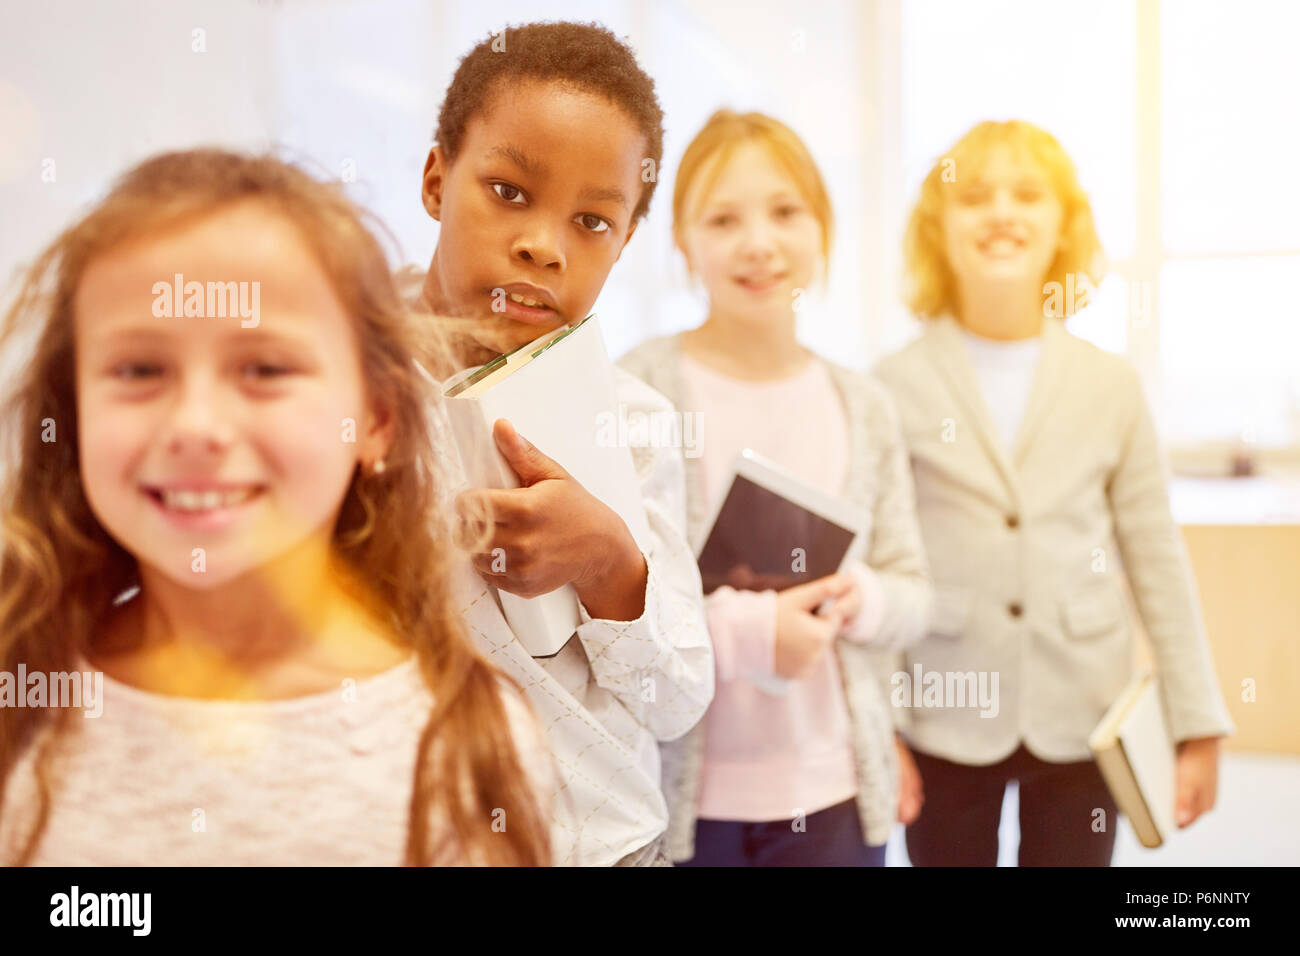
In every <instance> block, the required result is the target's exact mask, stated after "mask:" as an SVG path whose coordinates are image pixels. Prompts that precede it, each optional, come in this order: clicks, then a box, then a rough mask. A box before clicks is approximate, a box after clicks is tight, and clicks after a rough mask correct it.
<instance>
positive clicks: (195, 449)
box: [163, 376, 234, 458]
mask: <svg viewBox="0 0 1300 956" xmlns="http://www.w3.org/2000/svg"><path fill="white" fill-rule="evenodd" d="M164 429H165V432H164V436H163V437H164V445H165V447H166V450H167V452H168V453H169V454H173V455H180V456H187V457H195V458H204V457H209V456H213V455H219V454H221V453H222V452H224V451H225V450H226V449H227V448H229V447H230V444H231V442H232V441H233V437H234V436H233V428H232V426H231V424H230V421H229V416H228V415H226V414H225V413H224V408H223V399H222V394H221V391H220V389H219V388H218V383H217V382H216V381H214V380H213V379H212V378H210V377H208V376H191V377H189V378H187V379H185V380H184V381H183V382H182V383H181V386H180V390H179V392H178V394H177V396H176V402H175V404H174V405H173V407H172V409H171V414H170V415H169V416H168V418H167V422H166V424H165V425H164Z"/></svg>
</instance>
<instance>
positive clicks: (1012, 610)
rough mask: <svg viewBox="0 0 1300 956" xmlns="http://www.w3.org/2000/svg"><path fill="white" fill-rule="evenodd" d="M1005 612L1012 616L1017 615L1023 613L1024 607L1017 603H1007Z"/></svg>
mask: <svg viewBox="0 0 1300 956" xmlns="http://www.w3.org/2000/svg"><path fill="white" fill-rule="evenodd" d="M1007 613H1008V614H1010V615H1011V616H1012V617H1019V616H1020V615H1021V614H1024V613H1025V609H1024V608H1022V607H1021V606H1020V605H1019V604H1009V605H1007Z"/></svg>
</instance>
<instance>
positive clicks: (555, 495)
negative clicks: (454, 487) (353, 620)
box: [458, 419, 648, 621]
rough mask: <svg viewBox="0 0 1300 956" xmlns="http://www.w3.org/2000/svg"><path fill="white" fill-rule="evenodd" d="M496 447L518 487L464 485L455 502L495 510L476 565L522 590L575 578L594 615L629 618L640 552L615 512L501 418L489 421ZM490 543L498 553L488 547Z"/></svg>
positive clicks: (638, 595)
mask: <svg viewBox="0 0 1300 956" xmlns="http://www.w3.org/2000/svg"><path fill="white" fill-rule="evenodd" d="M493 438H494V439H495V441H496V444H497V447H498V448H499V449H500V450H501V454H502V455H504V456H505V458H506V461H507V462H508V463H509V465H510V467H511V468H512V469H513V470H514V472H515V474H516V475H518V477H519V483H520V485H521V487H519V488H512V489H507V490H503V489H477V490H473V491H467V492H464V493H463V494H462V495H461V497H460V499H458V505H459V506H460V507H461V508H462V513H465V514H473V513H474V508H475V506H477V505H478V504H479V503H480V502H481V503H484V504H486V505H487V507H488V508H489V509H490V512H489V513H490V514H491V515H492V517H493V521H494V526H493V528H492V532H491V537H490V541H489V543H488V546H487V547H488V552H489V553H486V554H478V555H476V556H475V557H474V565H475V567H476V568H477V569H478V570H479V572H480V573H482V574H483V575H484V576H485V577H486V578H487V579H488V580H489V581H491V582H492V583H493V584H494V585H496V586H497V587H498V588H501V589H502V590H505V591H509V592H510V593H511V594H517V595H519V596H520V597H534V596H536V595H539V594H546V593H548V592H550V591H554V590H555V589H556V588H559V587H563V586H564V585H566V584H571V585H573V588H574V590H576V591H577V592H578V599H579V600H580V601H581V602H582V605H583V607H585V608H586V609H587V613H588V614H589V615H591V616H592V617H593V618H600V619H604V620H613V621H634V620H636V619H637V618H639V617H640V616H641V614H642V613H643V611H644V609H645V588H646V579H647V575H648V570H647V568H646V563H645V558H644V556H643V555H642V553H641V550H640V548H639V547H638V546H637V543H636V540H635V539H634V538H633V537H632V533H631V532H630V531H629V530H628V528H627V525H626V524H625V523H624V522H623V519H622V518H620V517H619V516H618V514H617V513H616V512H615V511H614V510H613V509H611V508H609V507H608V506H607V505H605V504H604V503H603V502H601V501H600V500H599V499H598V498H596V497H594V496H593V495H591V494H590V493H589V492H588V491H587V489H586V488H584V487H583V486H582V485H581V484H580V483H579V482H578V481H577V480H575V479H574V478H573V477H572V476H571V475H570V474H569V473H568V472H567V471H565V470H564V469H563V468H561V467H560V466H559V465H558V464H557V463H556V462H555V461H553V460H552V459H550V458H548V457H547V456H546V455H544V454H542V452H541V451H539V450H538V449H537V448H536V447H534V446H533V445H532V444H531V443H529V442H528V441H526V440H525V439H524V438H523V436H521V435H520V434H519V433H518V432H516V431H515V429H514V427H513V426H512V425H511V424H510V423H509V422H508V421H506V420H505V419H498V420H497V422H496V423H495V424H494V426H493ZM495 549H502V551H503V552H504V561H503V560H501V558H502V555H501V552H498V553H497V554H492V553H490V552H492V551H494V550H495Z"/></svg>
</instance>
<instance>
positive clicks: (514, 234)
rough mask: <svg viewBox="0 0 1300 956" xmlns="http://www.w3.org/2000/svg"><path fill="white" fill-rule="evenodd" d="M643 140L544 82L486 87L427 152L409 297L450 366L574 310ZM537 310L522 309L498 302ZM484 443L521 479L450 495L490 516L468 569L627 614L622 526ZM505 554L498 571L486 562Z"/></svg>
mask: <svg viewBox="0 0 1300 956" xmlns="http://www.w3.org/2000/svg"><path fill="white" fill-rule="evenodd" d="M645 148H646V141H645V137H644V136H643V135H642V134H641V133H640V131H639V130H638V129H637V128H636V125H635V124H634V123H633V122H632V120H631V119H630V118H629V117H628V116H627V115H626V114H625V113H624V112H623V111H622V110H621V109H620V108H619V107H618V106H617V105H615V104H614V103H612V102H610V101H609V100H606V99H604V98H603V97H600V96H597V95H594V94H590V93H584V92H579V91H576V90H573V89H571V88H568V87H565V86H563V85H561V84H558V83H547V82H542V81H528V82H524V83H512V84H502V86H501V88H500V89H498V90H494V91H492V94H491V95H490V96H489V97H488V100H487V102H486V104H485V108H484V109H482V110H480V111H479V112H478V113H476V114H475V115H474V117H473V118H472V119H471V120H470V121H469V123H468V124H467V126H466V130H465V135H464V137H463V138H462V140H461V145H460V151H459V153H458V154H457V156H456V158H455V160H454V161H451V162H448V161H447V158H446V157H445V156H444V155H443V152H442V149H441V148H440V147H438V146H435V147H434V148H433V149H432V150H430V152H429V158H428V160H427V162H426V163H425V167H424V177H423V180H422V184H421V199H422V201H423V203H424V208H425V210H426V211H427V212H428V213H429V215H430V216H431V217H432V218H434V219H436V220H437V221H438V222H439V223H441V226H442V228H441V231H440V233H439V236H438V245H437V248H436V249H435V250H434V253H433V259H432V261H431V262H430V263H429V271H428V275H427V277H426V279H425V285H424V291H423V299H424V303H425V305H426V306H427V307H428V308H429V310H430V311H432V312H433V313H434V314H435V315H437V316H439V319H438V321H440V322H442V323H444V328H445V329H446V330H447V331H448V332H449V333H450V337H451V339H452V342H453V347H454V348H455V349H456V354H457V361H458V363H459V366H460V367H462V368H468V367H470V366H473V365H478V364H481V363H482V362H484V361H486V360H487V359H488V358H491V357H492V356H495V355H497V354H499V353H501V352H505V351H509V350H511V349H514V348H517V347H518V346H520V345H524V344H526V343H528V342H531V341H532V340H533V339H535V338H537V337H538V336H539V335H541V334H543V333H544V332H546V331H548V330H549V329H553V328H557V327H558V326H560V325H563V324H566V323H568V322H572V321H577V320H579V319H582V318H584V317H585V316H586V315H587V314H588V313H589V312H590V311H591V307H592V305H593V304H594V303H595V301H596V297H597V295H599V293H600V289H601V287H602V286H603V285H604V284H605V278H606V277H607V276H608V275H609V270H610V269H611V268H612V267H613V265H614V263H615V262H617V261H618V259H619V256H620V255H621V254H622V252H623V249H624V247H625V246H626V245H627V242H628V240H629V239H631V238H632V234H633V232H634V231H635V229H636V224H635V223H634V222H633V221H632V212H633V210H634V209H635V207H636V204H637V202H638V200H639V198H640V195H641V192H640V191H641V187H642V183H641V169H642V165H641V163H642V159H643V158H644V156H645ZM512 293H513V295H514V296H515V298H516V299H517V298H524V299H526V300H528V301H530V302H535V303H540V307H537V306H530V305H528V304H527V303H526V302H525V303H521V302H518V301H515V300H514V299H512V298H511V294H512ZM494 437H495V439H496V442H497V447H498V448H500V450H501V453H502V454H503V455H504V456H505V458H506V460H507V461H508V462H509V463H510V465H511V467H512V468H514V470H515V472H516V474H517V475H518V476H519V480H520V484H521V486H522V487H520V488H517V489H511V490H507V491H503V490H491V489H478V490H474V491H468V492H465V493H464V494H463V495H462V496H461V500H460V501H459V502H458V504H459V505H460V506H461V507H462V509H464V510H468V509H470V508H472V507H475V506H476V505H477V504H478V502H476V501H475V499H482V500H483V503H485V504H486V505H487V506H488V507H489V508H490V509H491V513H492V514H493V515H494V518H495V524H494V527H493V530H492V535H491V540H490V541H489V543H488V546H487V551H488V552H489V553H485V554H480V555H478V556H476V558H475V566H476V567H477V568H478V570H479V571H480V573H482V574H483V575H484V576H485V577H486V578H487V579H488V580H490V581H491V582H492V583H493V584H495V585H496V586H498V587H500V588H502V589H504V590H506V591H509V592H511V593H512V594H518V595H520V596H523V597H532V596H535V595H538V594H545V593H547V592H549V591H553V590H555V589H556V588H559V587H562V586H564V585H566V584H572V585H573V587H574V589H575V590H576V591H577V593H578V598H579V600H581V601H582V604H583V606H584V607H585V608H586V609H587V612H588V613H589V614H590V615H591V616H592V617H595V618H602V619H606V620H615V621H631V620H636V619H637V618H638V617H640V616H641V614H642V613H643V612H644V609H645V588H646V580H647V576H648V570H647V568H646V564H645V558H644V557H643V556H642V554H641V551H640V548H639V547H638V546H637V544H636V541H635V540H634V539H633V537H632V534H631V532H630V531H628V529H627V525H625V524H624V523H623V520H622V519H621V518H620V517H619V516H618V515H617V514H616V513H615V512H614V511H613V510H612V509H610V508H609V507H607V506H606V505H605V504H604V503H602V502H601V501H599V500H598V499H596V498H595V497H593V496H592V495H591V494H590V493H589V492H588V491H587V490H586V489H585V488H583V487H582V485H581V484H580V483H578V482H577V481H576V480H575V479H574V478H572V477H571V476H570V475H569V474H568V473H567V472H566V471H565V470H564V469H563V468H561V467H560V466H559V465H558V464H557V463H556V462H554V461H553V460H551V459H550V458H548V457H547V456H546V455H545V454H543V452H542V451H541V450H539V449H537V448H535V447H533V446H532V445H531V444H529V443H528V442H527V441H526V440H524V439H523V438H522V436H519V435H518V434H517V433H516V432H515V431H514V428H513V427H512V426H511V425H510V423H509V422H507V421H505V420H504V419H501V420H499V421H497V422H496V425H495V427H494ZM497 548H502V549H504V551H505V561H504V566H505V570H504V571H496V570H494V568H497V567H500V566H501V562H500V561H495V562H494V560H493V555H492V554H491V553H490V552H492V551H493V550H494V549H497Z"/></svg>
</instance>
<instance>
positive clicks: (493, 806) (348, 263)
mask: <svg viewBox="0 0 1300 956" xmlns="http://www.w3.org/2000/svg"><path fill="white" fill-rule="evenodd" d="M422 325H423V323H419V322H418V320H415V321H412V319H411V318H410V317H408V315H407V313H406V312H405V310H404V309H403V308H402V306H401V304H400V302H399V299H398V297H397V295H396V292H395V290H394V287H393V284H392V278H391V274H390V270H389V264H388V262H387V260H386V257H385V255H384V253H383V250H382V248H381V246H380V245H379V243H378V242H377V241H376V240H375V238H374V236H373V235H372V234H371V232H369V231H368V230H367V228H366V224H365V220H364V219H363V216H362V214H361V213H360V212H359V211H358V210H357V209H356V208H354V207H353V206H352V204H351V203H349V202H348V200H347V199H346V198H345V197H344V196H343V194H342V192H341V190H340V189H339V188H337V187H335V186H332V185H325V184H322V183H320V182H317V181H315V180H314V179H312V178H311V177H310V176H308V175H306V174H305V173H303V172H301V171H299V170H297V169H295V168H294V167H292V166H290V165H287V164H285V163H283V162H280V161H278V160H275V159H272V158H265V157H246V156H241V155H236V154H232V153H228V152H223V151H218V150H195V151H189V152H178V153H169V154H165V155H160V156H157V157H154V158H152V159H150V160H147V161H145V162H143V163H141V164H140V165H138V166H137V167H135V168H134V169H132V170H131V171H129V172H128V173H127V174H126V175H124V176H123V177H122V178H121V180H120V181H119V182H118V183H117V184H116V186H115V187H114V188H113V189H112V191H111V192H110V193H109V194H108V195H107V197H106V198H105V199H103V201H101V202H99V203H98V204H97V205H96V206H95V207H94V208H93V209H92V210H91V211H90V212H89V213H88V214H87V215H85V216H84V217H83V218H81V219H80V221H78V222H77V223H76V224H74V225H73V226H71V227H70V228H68V229H67V230H66V231H65V232H63V234H62V235H60V236H59V237H58V238H57V239H56V240H55V241H54V242H53V243H52V244H51V245H50V246H49V248H48V249H47V250H46V251H45V252H44V253H43V254H42V255H41V256H40V257H39V259H38V260H37V261H36V263H35V264H34V266H33V267H32V268H31V270H30V271H29V273H28V274H27V276H26V279H25V281H24V283H23V284H22V286H21V288H20V290H19V292H18V296H17V300H16V302H15V303H14V304H13V306H12V308H11V309H10V310H9V311H8V313H7V315H6V318H5V324H4V328H3V337H2V338H0V344H3V345H5V346H6V347H10V348H14V349H18V348H20V347H22V346H24V345H26V346H29V347H30V346H31V345H32V343H34V350H33V351H32V352H31V353H30V357H29V359H28V360H27V361H26V362H25V364H24V365H23V366H22V367H21V369H20V372H19V375H18V378H17V380H16V381H15V382H14V383H13V384H14V388H13V394H12V396H11V397H10V399H9V402H8V404H7V405H6V406H5V409H4V410H5V419H4V423H5V425H6V426H7V428H8V432H7V434H6V436H5V437H6V438H7V439H8V440H9V441H10V446H11V448H12V452H11V453H10V454H7V455H6V460H7V462H8V463H9V475H8V482H7V484H6V487H5V490H4V496H3V503H2V505H0V522H2V530H0V533H2V534H3V551H2V552H0V666H2V667H3V670H4V671H5V672H6V673H7V674H9V675H13V674H17V673H19V672H20V670H21V671H22V672H24V673H25V674H27V675H28V680H29V681H30V680H32V679H33V678H32V676H31V675H38V678H37V679H39V680H46V681H48V682H49V683H48V685H47V686H49V687H51V688H53V687H54V686H55V684H56V683H57V682H58V680H59V677H58V675H70V674H73V673H80V674H81V676H82V677H83V678H84V680H83V682H82V685H83V690H87V693H89V691H88V688H90V687H95V686H98V687H101V688H102V689H101V690H100V692H99V694H98V695H96V696H97V697H98V698H99V699H98V700H96V701H95V706H94V707H93V709H92V708H88V707H86V706H85V702H84V701H83V705H82V706H81V707H75V706H61V705H66V704H67V703H68V702H67V701H64V700H55V699H54V698H53V695H51V697H50V699H49V700H47V701H46V706H21V707H17V706H4V707H0V798H2V801H3V802H2V804H0V851H3V853H4V854H5V859H6V862H11V863H19V864H25V863H26V864H30V863H36V864H76V863H101V864H139V863H149V864H164V865H166V864H179V863H196V864H197V863H206V864H304V863H312V864H317V863H370V864H384V863H388V864H398V863H406V864H426V863H431V862H433V863H444V862H451V863H489V864H497V863H504V864H544V863H547V862H549V842H548V841H549V838H548V832H547V827H548V823H549V813H548V809H549V808H548V806H547V804H548V802H549V796H550V795H549V793H548V792H547V788H548V787H549V776H548V775H549V772H550V771H549V756H548V755H547V754H546V753H545V749H544V748H543V747H542V745H541V743H540V740H539V735H538V732H537V730H536V728H535V726H534V725H533V724H532V722H531V717H530V715H529V712H528V707H527V705H526V704H525V703H524V702H523V700H522V697H521V696H520V695H519V693H518V691H517V689H516V688H515V687H514V686H513V685H511V684H509V682H507V681H506V680H505V679H504V678H503V677H502V676H501V675H500V674H499V673H498V672H497V671H496V670H495V668H493V667H492V666H490V665H489V664H488V663H487V661H485V660H484V659H483V658H482V657H481V656H480V654H479V652H478V651H477V650H476V648H475V647H474V645H473V644H472V643H471V641H470V638H469V636H468V635H467V634H466V632H465V628H464V626H463V625H462V623H461V621H460V618H459V615H458V614H457V613H456V608H457V607H458V605H456V604H455V603H454V600H453V593H454V589H455V587H456V584H455V581H456V574H457V573H458V571H457V568H458V567H459V566H460V565H461V564H462V563H463V562H462V561H461V560H460V558H459V557H458V555H457V553H456V551H455V550H454V549H453V548H452V546H451V545H450V544H449V542H450V540H451V534H450V529H449V527H448V525H447V522H446V519H445V517H444V514H445V509H444V506H445V504H446V502H445V500H444V498H445V495H446V493H447V492H448V490H449V489H448V488H447V487H445V483H444V481H443V479H442V477H441V476H442V468H441V466H440V460H439V455H438V450H437V449H436V448H435V447H434V445H433V443H432V440H431V437H430V435H431V425H432V421H431V418H430V415H431V412H433V411H435V410H436V396H435V395H434V394H433V393H432V392H431V391H430V381H431V380H430V379H429V378H428V377H427V376H426V375H424V374H423V373H422V372H421V369H420V367H419V366H418V365H417V360H419V359H424V360H425V361H426V362H427V361H428V360H429V359H430V356H431V355H433V354H434V353H433V351H432V349H431V347H430V345H429V344H428V343H427V342H426V341H425V339H424V334H425V333H423V332H422V331H421V326H422ZM467 573H468V572H467ZM65 683H66V681H65ZM23 690H24V689H22V688H20V693H21V692H22V691H23ZM28 696H29V699H30V697H31V695H30V693H29V695H28ZM96 711H98V712H99V713H98V714H96ZM86 718H92V719H86ZM506 820H508V826H503V825H501V824H503V823H504V822H505V821H506Z"/></svg>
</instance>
